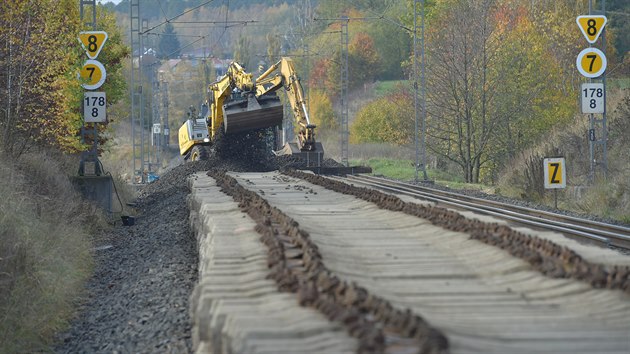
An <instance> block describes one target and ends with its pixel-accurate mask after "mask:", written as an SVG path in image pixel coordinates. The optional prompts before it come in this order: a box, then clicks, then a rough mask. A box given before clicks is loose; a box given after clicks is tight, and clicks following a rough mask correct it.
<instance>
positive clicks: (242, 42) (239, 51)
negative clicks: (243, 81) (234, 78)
mask: <svg viewBox="0 0 630 354" xmlns="http://www.w3.org/2000/svg"><path fill="white" fill-rule="evenodd" d="M251 59H252V58H251V52H250V43H249V39H247V37H245V36H242V35H241V36H239V37H238V42H237V43H236V48H235V49H234V60H235V61H237V62H238V63H240V64H241V65H242V66H243V67H244V68H246V69H249V67H250V64H251Z"/></svg>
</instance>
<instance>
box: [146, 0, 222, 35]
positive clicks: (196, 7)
mask: <svg viewBox="0 0 630 354" xmlns="http://www.w3.org/2000/svg"><path fill="white" fill-rule="evenodd" d="M213 1H214V0H208V1H206V2H204V3H203V4H201V5H199V6H195V7H193V8H192V9H188V10H186V11H184V12H182V13H181V14H179V15H176V16H173V17H171V18H167V19H166V21H163V22H161V23H159V24H157V25H155V26H153V27H151V28H149V29H147V30H146V31H143V32H141V33H140V35H143V34H146V33H148V32H151V31H153V30H154V29H156V28H158V27H160V26H162V25H164V24H165V23H169V22H171V21H172V20H174V19H176V18H178V17H181V16H184V15H185V14H187V13H189V12H191V11H194V10H197V9H198V8H200V7H203V6H206V5H208V4H209V3H211V2H213Z"/></svg>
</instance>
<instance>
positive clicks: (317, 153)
mask: <svg viewBox="0 0 630 354" xmlns="http://www.w3.org/2000/svg"><path fill="white" fill-rule="evenodd" d="M274 154H275V155H276V156H284V155H291V156H295V157H299V158H300V159H302V161H304V165H305V166H306V167H320V166H322V163H323V162H324V147H323V146H322V143H320V142H316V143H315V146H314V149H313V150H312V151H304V150H300V148H299V146H298V144H297V143H296V142H289V143H286V144H284V146H283V147H282V149H280V150H277V151H274Z"/></svg>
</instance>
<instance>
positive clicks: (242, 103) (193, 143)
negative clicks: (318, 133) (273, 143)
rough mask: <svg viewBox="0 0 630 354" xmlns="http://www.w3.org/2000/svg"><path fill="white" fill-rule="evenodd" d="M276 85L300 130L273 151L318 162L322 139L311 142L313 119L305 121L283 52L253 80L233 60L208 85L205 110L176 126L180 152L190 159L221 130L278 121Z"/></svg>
mask: <svg viewBox="0 0 630 354" xmlns="http://www.w3.org/2000/svg"><path fill="white" fill-rule="evenodd" d="M280 88H284V89H285V91H286V94H287V97H288V101H289V103H290V105H291V108H292V110H293V115H294V117H295V120H296V122H297V125H298V127H299V133H298V139H297V140H298V141H297V144H296V143H287V144H285V146H284V147H283V149H282V150H280V151H279V152H275V153H276V154H277V155H284V154H291V155H300V156H301V157H303V158H304V159H305V160H306V162H307V165H311V163H313V164H317V165H318V164H319V163H320V162H321V161H322V158H323V148H322V146H321V143H316V142H315V133H314V130H315V125H313V124H311V123H310V120H309V117H308V113H307V110H306V100H305V97H304V91H303V89H302V85H301V84H300V79H299V77H298V75H297V73H296V71H295V67H294V65H293V61H292V60H291V59H290V58H282V59H281V60H280V61H279V62H278V63H276V64H274V65H273V66H272V67H270V68H269V69H268V70H267V71H265V72H264V73H263V74H262V75H261V76H260V77H258V79H257V80H256V81H254V80H253V79H252V74H250V73H247V72H245V70H244V69H243V67H241V66H240V65H239V64H238V63H236V62H232V63H231V64H230V66H229V67H228V70H227V73H226V75H224V76H223V77H221V78H220V79H219V80H217V81H215V82H213V83H212V84H210V86H209V87H208V91H209V94H210V97H209V98H208V100H207V102H206V105H207V106H208V107H209V109H208V111H207V112H208V115H207V116H205V117H191V118H190V119H188V120H187V121H186V122H184V124H183V125H182V127H181V128H180V130H179V145H180V154H181V155H183V156H190V157H191V159H193V160H195V158H196V157H199V158H200V157H201V156H207V153H203V152H204V151H205V150H204V149H205V147H206V146H209V145H212V144H214V143H215V142H216V141H218V140H223V139H221V138H219V136H220V135H221V134H220V133H224V134H225V135H226V138H227V136H231V135H236V136H238V134H239V133H248V132H251V131H256V130H259V129H265V128H270V127H276V126H279V125H281V124H282V119H283V109H282V104H281V103H280V99H279V98H278V96H277V94H276V91H278V90H279V89H280ZM217 139H218V140H217ZM225 141H227V140H225ZM231 143H234V144H238V142H231Z"/></svg>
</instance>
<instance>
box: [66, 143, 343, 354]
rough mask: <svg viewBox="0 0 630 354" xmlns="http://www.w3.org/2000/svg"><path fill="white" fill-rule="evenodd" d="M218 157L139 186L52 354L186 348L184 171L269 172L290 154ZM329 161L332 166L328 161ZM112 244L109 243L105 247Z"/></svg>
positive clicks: (191, 268) (188, 265) (189, 282)
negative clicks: (132, 212) (126, 219)
mask: <svg viewBox="0 0 630 354" xmlns="http://www.w3.org/2000/svg"><path fill="white" fill-rule="evenodd" d="M235 156H239V159H219V158H217V157H216V156H214V155H212V156H210V159H209V160H208V161H201V162H187V163H184V164H182V165H179V166H176V167H174V168H172V169H171V170H169V171H168V172H166V173H165V174H163V175H162V176H160V179H159V180H158V181H156V182H154V183H151V184H149V185H147V186H145V187H144V188H143V189H142V190H141V191H140V193H139V197H138V200H137V211H138V217H137V218H136V223H135V225H134V226H131V227H127V226H116V227H114V228H113V229H112V230H109V231H108V232H107V233H106V234H105V235H103V236H102V237H100V238H99V243H98V244H96V245H95V246H96V249H95V251H94V256H95V261H96V268H95V272H94V275H93V277H92V279H91V280H90V281H89V282H88V284H87V293H88V298H87V299H86V302H85V303H84V304H83V305H82V307H81V308H80V309H79V314H78V317H77V318H76V319H75V321H74V322H73V323H72V325H71V329H70V330H68V331H67V332H65V333H62V334H60V335H59V336H58V339H59V343H58V345H57V347H56V348H54V350H55V352H57V353H112V352H121V353H132V352H133V353H188V352H190V351H191V348H192V342H191V339H190V332H191V325H190V318H189V314H188V309H189V304H188V303H189V297H190V294H191V292H192V290H193V287H194V285H195V283H196V282H197V264H198V260H197V250H196V245H195V239H194V237H193V236H192V235H191V233H190V230H189V227H188V215H189V210H188V207H187V205H186V197H187V195H188V193H189V191H188V189H187V187H186V179H187V178H188V176H189V175H190V174H192V173H194V172H197V171H207V170H210V169H220V170H230V171H235V172H244V171H271V170H275V169H279V168H282V167H285V166H294V165H296V163H297V161H298V160H296V159H295V158H293V157H290V156H282V157H277V158H276V157H269V158H263V159H262V160H264V161H262V162H261V161H260V160H256V161H255V160H252V159H253V158H254V157H252V156H249V157H251V158H252V159H250V160H249V161H247V159H243V158H242V156H243V154H240V152H237V153H235ZM326 165H327V166H333V165H336V162H334V161H332V160H327V161H326ZM110 246H111V247H110Z"/></svg>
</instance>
